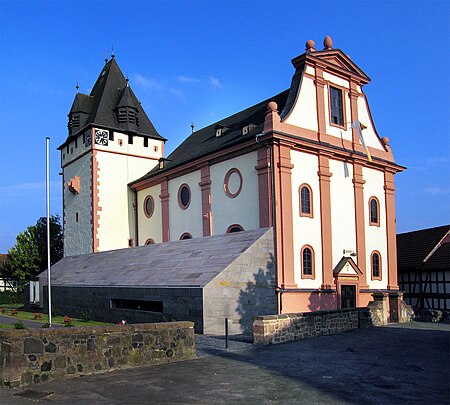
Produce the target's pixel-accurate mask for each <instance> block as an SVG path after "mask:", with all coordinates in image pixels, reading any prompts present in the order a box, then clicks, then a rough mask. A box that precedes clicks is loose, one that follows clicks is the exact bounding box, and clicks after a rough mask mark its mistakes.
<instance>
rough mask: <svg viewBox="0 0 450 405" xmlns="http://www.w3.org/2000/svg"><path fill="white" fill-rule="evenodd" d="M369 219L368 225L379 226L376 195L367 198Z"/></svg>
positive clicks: (378, 205) (378, 206) (378, 204)
mask: <svg viewBox="0 0 450 405" xmlns="http://www.w3.org/2000/svg"><path fill="white" fill-rule="evenodd" d="M369 219H370V222H369V224H370V225H373V226H380V203H379V202H378V199H377V197H370V199H369Z"/></svg>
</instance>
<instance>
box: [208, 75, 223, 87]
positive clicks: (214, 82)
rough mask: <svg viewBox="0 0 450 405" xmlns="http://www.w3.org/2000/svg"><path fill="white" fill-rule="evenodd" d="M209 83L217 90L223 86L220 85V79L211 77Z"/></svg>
mask: <svg viewBox="0 0 450 405" xmlns="http://www.w3.org/2000/svg"><path fill="white" fill-rule="evenodd" d="M209 82H210V83H211V86H213V87H215V88H217V89H218V88H220V87H222V85H221V84H220V81H219V79H216V78H215V77H212V76H209Z"/></svg>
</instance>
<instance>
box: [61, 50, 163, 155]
mask: <svg viewBox="0 0 450 405" xmlns="http://www.w3.org/2000/svg"><path fill="white" fill-rule="evenodd" d="M119 104H120V105H119ZM120 106H126V107H132V108H134V109H135V110H136V111H137V121H138V126H137V130H136V131H130V130H129V128H127V127H124V126H123V125H121V124H120V123H119V121H118V117H117V113H116V109H117V108H118V107H120ZM74 113H81V114H80V125H79V127H78V129H76V130H75V131H73V133H72V134H69V136H68V138H67V139H66V141H65V142H64V143H63V144H62V145H61V146H59V148H58V149H62V148H63V147H64V146H65V145H66V143H67V142H70V141H71V140H73V139H74V138H75V137H77V136H78V135H79V134H80V133H83V132H84V131H85V130H86V128H87V127H88V126H98V127H101V128H105V129H111V130H117V131H121V132H133V133H136V134H138V135H140V136H145V137H149V138H153V139H160V140H163V141H165V140H166V139H165V138H164V137H162V136H161V135H160V134H159V133H158V131H157V130H156V128H155V127H154V126H153V124H152V122H151V121H150V119H149V118H148V116H147V114H146V113H145V111H144V109H143V108H142V106H141V104H140V102H139V100H138V99H137V97H136V96H135V94H134V92H133V90H132V89H131V88H130V87H129V86H128V82H127V80H126V79H125V77H124V75H123V73H122V71H121V70H120V68H119V65H118V64H117V62H116V60H115V58H112V59H111V60H110V61H109V62H107V63H106V64H105V66H104V67H103V69H102V71H101V73H100V76H99V77H98V79H97V81H96V82H95V84H94V87H93V88H92V91H91V92H90V94H89V95H87V94H82V93H77V95H76V96H75V100H74V102H73V104H72V108H71V109H70V112H69V119H70V117H71V116H72V114H74Z"/></svg>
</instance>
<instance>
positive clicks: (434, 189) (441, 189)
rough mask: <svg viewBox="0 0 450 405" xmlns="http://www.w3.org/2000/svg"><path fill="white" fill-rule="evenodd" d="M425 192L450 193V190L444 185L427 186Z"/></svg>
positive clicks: (435, 193)
mask: <svg viewBox="0 0 450 405" xmlns="http://www.w3.org/2000/svg"><path fill="white" fill-rule="evenodd" d="M425 192H426V193H428V194H432V195H443V194H450V190H449V189H447V188H444V187H438V186H437V187H427V188H426V189H425Z"/></svg>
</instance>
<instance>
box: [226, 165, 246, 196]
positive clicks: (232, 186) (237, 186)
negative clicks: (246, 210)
mask: <svg viewBox="0 0 450 405" xmlns="http://www.w3.org/2000/svg"><path fill="white" fill-rule="evenodd" d="M223 189H224V191H225V194H226V195H227V196H228V197H230V198H235V197H237V196H238V195H239V193H240V192H241V190H242V175H241V172H240V171H239V170H238V169H234V168H233V169H230V170H228V172H227V174H226V175H225V179H224V180H223Z"/></svg>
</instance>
